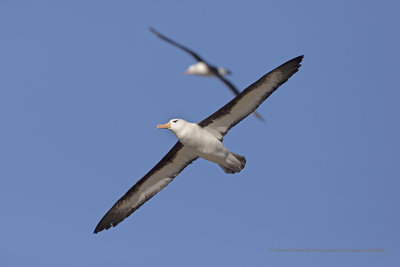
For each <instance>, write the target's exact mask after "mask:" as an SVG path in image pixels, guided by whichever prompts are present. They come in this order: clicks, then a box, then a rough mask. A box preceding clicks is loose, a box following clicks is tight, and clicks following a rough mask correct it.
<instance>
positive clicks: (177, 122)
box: [157, 119, 188, 134]
mask: <svg viewBox="0 0 400 267" xmlns="http://www.w3.org/2000/svg"><path fill="white" fill-rule="evenodd" d="M187 124H188V122H187V121H185V120H182V119H172V120H170V121H169V122H167V123H166V124H158V125H157V128H158V129H168V130H171V131H172V132H173V133H175V134H176V133H177V132H179V131H181V130H182V129H183V128H184V127H185V126H186V125H187Z"/></svg>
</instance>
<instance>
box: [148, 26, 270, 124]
mask: <svg viewBox="0 0 400 267" xmlns="http://www.w3.org/2000/svg"><path fill="white" fill-rule="evenodd" d="M150 31H151V32H152V33H154V34H155V35H156V36H158V37H159V38H161V39H162V40H164V41H166V42H168V43H170V44H172V45H174V46H176V47H178V48H180V49H182V50H183V51H185V52H187V53H188V54H190V55H191V56H192V57H194V58H195V59H196V60H197V63H196V64H193V65H190V66H189V67H188V69H187V70H186V71H185V72H184V73H185V74H186V75H190V74H194V75H199V76H215V77H217V78H218V79H219V80H220V81H222V82H223V83H224V84H225V85H226V86H228V88H229V89H230V90H231V91H232V92H233V93H234V94H235V95H239V94H240V92H239V90H238V89H237V88H236V87H235V86H234V85H233V84H232V83H231V82H230V81H228V80H227V79H226V78H224V77H223V76H224V75H227V74H231V71H229V70H227V69H225V68H223V67H216V66H213V65H211V64H209V63H207V61H205V60H204V59H203V58H201V57H200V56H199V55H198V54H197V53H195V52H193V51H192V50H190V49H189V48H187V47H185V46H183V45H181V44H179V43H177V42H175V41H174V40H172V39H170V38H168V37H166V36H164V35H162V34H161V33H159V32H158V31H156V30H155V29H153V28H150ZM254 116H256V117H257V118H258V119H260V120H262V121H264V118H263V117H262V116H261V115H260V114H258V113H257V112H256V111H255V112H254Z"/></svg>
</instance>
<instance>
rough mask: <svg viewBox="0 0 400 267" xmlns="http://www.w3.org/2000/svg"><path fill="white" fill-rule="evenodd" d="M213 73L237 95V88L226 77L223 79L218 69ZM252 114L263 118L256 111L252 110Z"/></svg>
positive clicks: (260, 118)
mask: <svg viewBox="0 0 400 267" xmlns="http://www.w3.org/2000/svg"><path fill="white" fill-rule="evenodd" d="M214 75H215V76H216V77H217V78H218V79H220V80H221V81H222V82H223V83H224V84H225V85H226V86H228V87H229V89H231V91H232V92H233V93H234V94H235V95H239V94H240V92H239V90H238V89H237V88H236V87H235V86H234V85H233V84H232V83H231V82H230V81H228V80H227V79H225V78H224V77H223V76H222V75H221V74H219V73H218V71H216V72H214ZM253 115H254V116H256V118H257V119H259V120H261V121H264V118H263V117H262V116H261V115H260V114H259V113H258V112H257V111H254V112H253Z"/></svg>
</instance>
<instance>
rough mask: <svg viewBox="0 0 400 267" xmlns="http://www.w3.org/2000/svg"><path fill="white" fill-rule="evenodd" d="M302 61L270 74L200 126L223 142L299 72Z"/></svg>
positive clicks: (289, 64) (292, 62)
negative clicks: (242, 121) (238, 125)
mask: <svg viewBox="0 0 400 267" xmlns="http://www.w3.org/2000/svg"><path fill="white" fill-rule="evenodd" d="M302 59H303V56H299V57H296V58H293V59H292V60H289V61H288V62H286V63H283V64H282V65H280V66H279V67H277V68H275V69H274V70H272V71H270V72H268V73H267V74H265V75H264V76H263V77H261V78H260V79H259V80H258V81H256V82H255V83H253V84H252V85H250V86H249V87H247V88H246V89H245V90H243V92H241V93H240V94H239V95H238V96H236V97H235V98H234V99H233V100H231V101H230V102H229V103H228V104H226V105H225V106H223V107H222V108H220V109H219V110H218V111H216V112H215V113H213V114H212V115H211V116H209V117H208V118H206V119H204V120H202V121H201V122H199V125H200V126H201V127H203V128H205V129H207V130H208V131H209V132H211V133H213V134H214V135H215V136H216V137H217V138H219V139H220V140H222V138H223V136H224V135H225V134H227V133H228V131H229V130H230V129H231V128H232V127H233V126H235V125H236V124H238V123H239V122H240V121H241V120H243V119H244V118H246V117H247V116H248V115H249V114H250V113H252V112H253V111H255V110H256V108H258V106H260V105H261V103H262V102H264V100H265V99H267V98H268V97H269V96H270V95H271V94H272V93H273V92H274V91H275V90H276V89H278V87H279V86H281V85H282V84H283V83H285V82H286V81H287V80H288V79H289V78H290V77H291V76H292V75H293V74H295V73H296V72H297V71H298V70H299V68H300V66H301V64H300V62H301V61H302Z"/></svg>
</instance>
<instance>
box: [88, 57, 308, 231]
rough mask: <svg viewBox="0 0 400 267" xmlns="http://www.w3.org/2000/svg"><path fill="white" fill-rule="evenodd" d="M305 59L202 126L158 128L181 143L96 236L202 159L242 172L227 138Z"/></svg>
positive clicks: (177, 123)
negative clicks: (227, 143)
mask: <svg viewBox="0 0 400 267" xmlns="http://www.w3.org/2000/svg"><path fill="white" fill-rule="evenodd" d="M302 59H303V56H298V57H296V58H293V59H292V60H289V61H287V62H286V63H284V64H282V65H280V66H279V67H277V68H275V69H274V70H272V71H270V72H269V73H267V74H265V75H264V76H262V77H261V78H260V79H259V80H258V81H256V82H255V83H253V84H252V85H250V86H249V87H247V88H246V89H245V90H243V92H242V93H240V94H239V95H238V96H236V97H235V98H234V99H233V100H231V101H230V102H228V103H227V104H226V105H225V106H223V107H222V108H220V109H219V110H218V111H216V112H215V113H213V114H212V115H210V116H209V117H207V118H206V119H204V120H202V121H201V122H199V123H190V122H187V121H185V120H183V119H172V120H170V121H169V122H167V123H166V124H159V125H157V128H159V129H168V130H170V131H172V132H173V133H174V134H175V135H176V137H177V138H178V142H177V143H176V144H175V145H174V146H173V147H172V149H171V150H170V151H169V152H168V153H167V154H166V155H165V156H164V157H163V158H162V159H161V161H160V162H158V163H157V164H156V165H155V166H154V167H153V168H152V169H151V170H150V171H149V172H148V173H147V174H146V175H145V176H143V178H141V179H140V180H139V181H138V182H137V183H136V184H135V185H134V186H132V187H131V188H130V189H129V190H128V192H126V193H125V195H123V196H122V197H121V198H120V199H119V200H118V201H117V202H116V203H115V204H114V206H112V208H111V209H110V210H109V211H108V212H107V213H106V214H105V215H104V217H103V218H102V219H101V220H100V222H99V223H98V225H97V226H96V228H95V230H94V233H98V232H100V231H102V230H107V229H109V228H110V227H114V226H117V225H118V224H119V223H120V222H122V221H123V220H124V219H125V218H127V217H128V216H129V215H131V214H132V213H133V212H134V211H135V210H137V209H138V208H140V207H141V206H142V205H143V204H144V203H145V202H146V201H148V200H149V199H150V198H152V197H153V196H154V195H155V194H157V193H158V192H160V191H161V190H162V189H163V188H164V187H166V186H167V185H168V184H169V183H170V182H172V180H173V179H174V178H175V177H176V176H177V175H178V174H179V173H180V172H181V171H182V170H183V169H184V168H186V166H188V165H189V164H191V163H192V162H193V161H195V160H196V159H197V158H199V157H201V158H204V159H206V160H208V161H211V162H214V163H217V164H219V166H220V167H221V168H222V170H223V171H224V172H225V173H228V174H233V173H237V172H240V171H241V170H242V169H243V168H244V166H245V164H246V158H245V157H244V156H242V155H239V154H236V153H233V152H231V151H229V150H228V149H227V148H226V147H225V146H224V144H223V143H222V141H223V138H224V136H225V135H226V134H227V133H228V131H229V130H230V129H231V128H232V127H233V126H235V125H236V124H238V123H239V122H240V121H241V120H243V119H244V118H246V117H247V116H248V115H249V114H251V113H252V112H254V110H256V108H257V107H258V106H259V105H261V103H262V102H264V100H265V99H267V98H268V97H269V96H270V95H271V94H272V93H273V92H274V91H275V90H276V89H277V88H278V87H279V86H281V85H282V84H283V83H285V82H286V81H287V80H288V79H289V78H290V77H291V76H292V75H293V74H294V73H296V72H297V71H298V69H299V68H300V66H301V64H300V62H301V61H302Z"/></svg>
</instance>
